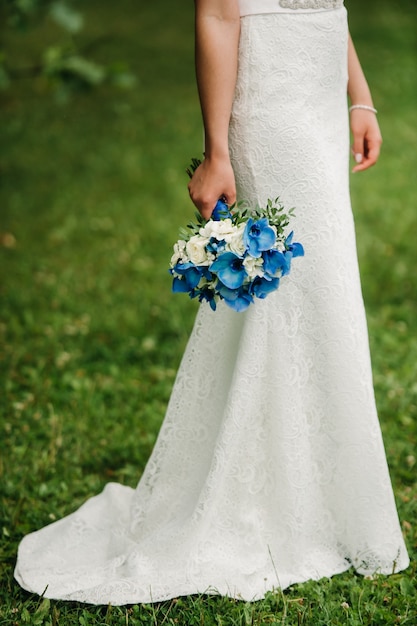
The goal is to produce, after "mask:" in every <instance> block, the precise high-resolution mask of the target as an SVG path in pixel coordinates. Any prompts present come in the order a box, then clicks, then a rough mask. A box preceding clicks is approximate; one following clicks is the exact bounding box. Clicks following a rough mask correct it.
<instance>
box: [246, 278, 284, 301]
mask: <svg viewBox="0 0 417 626" xmlns="http://www.w3.org/2000/svg"><path fill="white" fill-rule="evenodd" d="M278 287H279V278H271V279H267V278H260V277H259V276H257V277H256V278H255V279H254V280H253V282H252V285H251V292H252V293H253V295H254V296H256V297H257V298H260V299H261V300H263V299H264V298H266V296H267V295H268V294H270V293H271V292H272V291H275V290H276V289H278Z"/></svg>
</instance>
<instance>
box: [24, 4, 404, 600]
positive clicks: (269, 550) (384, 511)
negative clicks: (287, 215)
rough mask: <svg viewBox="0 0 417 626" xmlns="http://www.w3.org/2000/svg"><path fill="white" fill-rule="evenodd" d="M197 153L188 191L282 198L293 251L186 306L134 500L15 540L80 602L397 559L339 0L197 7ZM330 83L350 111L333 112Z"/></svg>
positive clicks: (385, 568)
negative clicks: (240, 287) (363, 279)
mask: <svg viewBox="0 0 417 626" xmlns="http://www.w3.org/2000/svg"><path fill="white" fill-rule="evenodd" d="M195 4H196V64H197V79H198V87H199V93H200V100H201V108H202V113H203V120H204V128H205V160H204V161H203V163H202V164H201V166H200V167H199V168H198V170H197V171H196V172H195V174H194V176H193V178H192V180H191V182H190V185H189V191H190V196H191V198H192V200H193V202H194V203H195V204H196V206H197V207H198V209H199V210H200V211H201V213H202V215H203V216H204V217H206V218H209V217H210V215H211V212H212V210H213V207H214V205H215V204H216V201H217V199H218V198H219V197H220V196H225V198H226V199H227V201H228V203H229V204H232V203H233V202H234V201H235V199H236V198H237V199H245V200H246V201H248V202H250V203H252V204H253V206H255V205H256V204H259V205H260V206H262V205H263V204H264V203H265V201H266V200H267V199H268V198H275V197H277V196H280V198H281V200H282V201H283V202H284V204H285V206H286V207H292V206H295V207H296V218H295V221H294V222H295V223H294V230H295V231H296V233H297V239H298V240H299V241H301V242H302V244H303V246H304V250H305V257H304V258H303V259H302V261H301V260H300V262H299V263H298V264H297V265H296V267H294V269H293V271H292V273H291V276H289V277H288V278H287V281H286V283H283V284H282V286H281V287H280V288H279V289H278V290H277V291H276V292H274V293H272V294H270V295H269V296H268V298H267V299H266V300H262V301H260V300H259V301H257V302H256V304H254V305H253V306H251V307H249V309H248V310H247V311H246V312H244V313H236V312H235V311H232V310H231V309H230V308H227V307H225V306H219V307H218V310H217V311H216V312H213V311H211V309H210V308H209V306H208V305H206V304H203V305H201V307H200V310H199V313H198V315H197V319H196V322H195V326H194V329H193V332H192V335H191V337H190V340H189V343H188V346H187V348H186V351H185V354H184V357H183V360H182V363H181V366H180V369H179V372H178V376H177V379H176V382H175V385H174V389H173V392H172V396H171V399H170V402H169V406H168V409H167V414H166V417H165V421H164V424H163V426H162V428H161V432H160V434H159V438H158V441H157V443H156V445H155V448H154V451H153V453H152V456H151V458H150V460H149V462H148V464H147V467H146V469H145V472H144V474H143V477H142V479H141V481H140V482H139V484H138V486H137V488H136V490H133V489H131V488H129V487H125V486H122V485H118V484H114V483H111V484H109V485H107V486H106V488H105V489H104V491H103V493H101V494H100V495H97V496H96V497H94V498H91V499H90V500H88V501H87V502H86V503H85V504H84V505H83V506H82V507H81V508H80V509H79V510H78V511H76V512H74V513H72V514H71V515H69V516H68V517H66V518H64V519H62V520H60V521H58V522H55V523H53V524H51V525H49V526H47V527H46V528H43V529H41V530H39V531H37V532H34V533H32V534H30V535H28V536H27V537H25V538H24V539H23V541H22V543H21V545H20V548H19V555H18V561H17V565H16V571H15V576H16V579H17V580H18V581H19V583H20V584H21V585H22V586H23V587H24V588H25V589H27V590H29V591H33V592H36V593H38V594H42V593H44V595H45V596H46V597H49V598H56V599H58V598H59V599H66V600H79V601H83V602H90V603H95V604H101V603H103V604H107V603H112V604H114V605H117V604H119V605H120V604H127V603H137V602H151V601H159V600H164V599H168V598H172V597H175V596H179V595H187V594H193V593H219V594H223V595H227V596H231V597H235V598H241V599H245V600H256V599H259V598H262V597H263V596H264V595H265V593H266V592H267V591H268V590H271V589H274V588H277V587H280V588H282V589H283V588H285V587H288V586H289V585H292V584H294V583H300V582H302V581H306V580H308V579H315V580H317V579H319V578H321V577H324V576H326V577H328V576H332V575H334V574H337V573H340V572H343V571H346V570H348V569H349V568H351V567H353V568H355V570H356V571H357V572H360V573H362V574H367V575H370V574H373V573H375V572H382V573H385V574H390V573H392V572H395V571H399V570H402V569H404V568H406V567H407V566H408V562H409V561H408V556H407V552H406V548H405V545H404V542H403V538H402V535H401V530H400V526H399V522H398V517H397V512H396V507H395V502H394V497H393V493H392V488H391V483H390V478H389V474H388V469H387V463H386V459H385V453H384V446H383V442H382V438H381V432H380V428H379V424H378V418H377V413H376V408H375V400H374V393H373V386H372V373H371V364H370V358H369V348H368V338H367V328H366V319H365V313H364V307H363V301H362V295H361V288H360V280H359V271H358V265H357V256H356V245H355V233H354V224H353V218H352V212H351V207H350V198H349V187H348V168H349V115H350V127H351V130H352V134H353V155H354V161H355V165H354V167H353V171H355V172H358V171H362V170H365V169H367V168H368V167H370V166H371V165H373V164H374V163H375V162H376V161H377V159H378V155H379V149H380V145H381V136H380V132H379V128H378V124H377V120H376V110H375V109H374V105H373V102H372V98H371V94H370V92H369V88H368V86H367V83H366V80H365V78H364V75H363V73H362V70H361V67H360V64H359V61H358V58H357V56H356V53H355V50H354V47H353V44H352V41H351V39H350V37H349V35H348V29H347V16H346V9H345V7H344V6H343V0H196V2H195ZM346 91H347V92H348V94H349V98H350V102H351V106H350V112H349V113H348V109H347V103H346V99H347V98H346Z"/></svg>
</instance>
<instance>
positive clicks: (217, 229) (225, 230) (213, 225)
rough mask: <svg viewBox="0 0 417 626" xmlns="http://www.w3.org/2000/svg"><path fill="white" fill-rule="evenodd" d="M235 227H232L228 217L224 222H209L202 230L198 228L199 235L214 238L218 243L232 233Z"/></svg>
mask: <svg viewBox="0 0 417 626" xmlns="http://www.w3.org/2000/svg"><path fill="white" fill-rule="evenodd" d="M234 228H235V226H233V223H232V220H231V219H230V218H229V217H228V218H227V219H225V220H219V221H216V220H209V221H208V222H207V224H206V225H205V226H203V228H200V231H199V233H200V235H201V236H202V237H207V239H210V238H211V237H215V238H216V239H217V240H218V241H221V240H222V239H224V238H225V236H226V235H229V234H231V233H233V230H234Z"/></svg>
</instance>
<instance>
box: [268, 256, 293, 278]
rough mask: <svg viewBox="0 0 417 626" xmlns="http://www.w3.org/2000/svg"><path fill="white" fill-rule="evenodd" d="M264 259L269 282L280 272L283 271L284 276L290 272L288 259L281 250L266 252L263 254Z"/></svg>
mask: <svg viewBox="0 0 417 626" xmlns="http://www.w3.org/2000/svg"><path fill="white" fill-rule="evenodd" d="M262 258H263V260H264V263H263V269H264V272H265V274H266V276H265V278H266V279H267V280H268V279H270V278H273V277H274V276H276V273H277V272H278V270H281V271H282V274H283V275H285V274H287V273H288V272H289V266H288V259H287V258H286V257H285V254H283V253H282V252H280V251H279V250H265V252H262Z"/></svg>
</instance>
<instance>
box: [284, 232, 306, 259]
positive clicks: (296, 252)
mask: <svg viewBox="0 0 417 626" xmlns="http://www.w3.org/2000/svg"><path fill="white" fill-rule="evenodd" d="M293 236H294V231H293V230H292V231H291V232H290V234H289V235H288V237H287V238H286V240H285V249H286V250H289V252H291V256H292V257H294V258H295V257H297V256H304V248H303V246H302V245H301V243H295V242H294V243H292V238H293Z"/></svg>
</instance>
